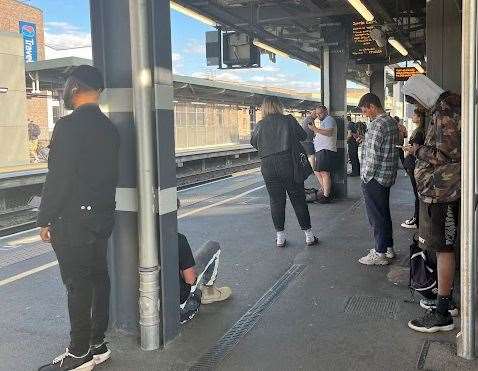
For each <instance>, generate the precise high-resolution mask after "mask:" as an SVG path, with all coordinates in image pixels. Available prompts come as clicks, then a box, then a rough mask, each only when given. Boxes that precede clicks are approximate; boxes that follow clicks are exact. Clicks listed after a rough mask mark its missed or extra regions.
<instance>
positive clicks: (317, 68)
mask: <svg viewBox="0 0 478 371" xmlns="http://www.w3.org/2000/svg"><path fill="white" fill-rule="evenodd" d="M307 67H309V68H310V69H312V70H317V71H320V67H317V66H316V65H315V64H308V65H307Z"/></svg>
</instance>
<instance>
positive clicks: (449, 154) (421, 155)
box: [415, 95, 461, 203]
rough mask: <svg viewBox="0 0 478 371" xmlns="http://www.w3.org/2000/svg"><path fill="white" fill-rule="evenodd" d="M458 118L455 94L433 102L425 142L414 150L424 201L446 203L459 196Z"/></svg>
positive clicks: (416, 169) (458, 105)
mask: <svg viewBox="0 0 478 371" xmlns="http://www.w3.org/2000/svg"><path fill="white" fill-rule="evenodd" d="M460 121H461V120H460V104H459V97H458V96H456V95H453V96H449V98H445V99H443V100H441V101H439V102H438V103H437V104H436V106H435V109H434V111H433V113H432V119H431V121H430V123H429V124H428V128H427V132H426V138H425V144H424V145H423V146H421V147H419V148H418V150H417V151H416V158H417V162H416V167H415V179H416V181H417V187H418V194H419V197H420V199H421V200H422V201H423V202H426V203H446V202H452V201H455V200H457V199H459V198H460V181H461V164H460V161H461V131H460Z"/></svg>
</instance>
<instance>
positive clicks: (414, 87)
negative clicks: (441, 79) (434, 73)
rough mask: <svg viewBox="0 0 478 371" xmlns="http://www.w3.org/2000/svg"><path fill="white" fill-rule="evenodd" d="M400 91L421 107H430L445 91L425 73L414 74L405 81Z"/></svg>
mask: <svg viewBox="0 0 478 371" xmlns="http://www.w3.org/2000/svg"><path fill="white" fill-rule="evenodd" d="M402 92H403V94H405V96H409V97H411V98H413V99H415V100H416V101H417V102H418V103H420V104H421V105H422V106H423V107H425V108H427V109H431V108H433V106H435V104H436V102H437V101H438V98H440V95H442V94H443V93H444V92H445V91H444V90H443V89H442V88H440V87H439V86H438V85H437V84H435V83H434V82H433V81H432V80H430V79H429V78H428V77H426V76H425V75H415V76H412V77H410V78H409V79H408V80H407V81H406V82H405V84H404V85H403V89H402Z"/></svg>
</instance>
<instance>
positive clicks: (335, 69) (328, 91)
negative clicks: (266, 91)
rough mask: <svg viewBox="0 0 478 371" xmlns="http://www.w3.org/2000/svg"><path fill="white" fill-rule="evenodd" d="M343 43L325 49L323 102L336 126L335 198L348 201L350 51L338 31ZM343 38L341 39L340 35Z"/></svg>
mask: <svg viewBox="0 0 478 371" xmlns="http://www.w3.org/2000/svg"><path fill="white" fill-rule="evenodd" d="M337 33H338V37H339V39H340V42H339V46H337V47H324V48H323V54H322V68H321V89H322V101H323V103H324V105H325V106H326V107H327V108H328V110H329V113H330V115H331V116H333V117H334V118H335V120H336V122H337V166H336V170H335V171H334V173H333V177H332V192H333V194H334V197H337V198H345V197H347V150H346V148H345V143H346V139H345V137H346V130H345V124H346V115H347V103H346V96H347V67H348V66H347V64H348V51H347V43H346V37H345V35H346V32H345V30H338V31H337ZM339 34H340V35H339Z"/></svg>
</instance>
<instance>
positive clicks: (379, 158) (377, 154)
mask: <svg viewBox="0 0 478 371" xmlns="http://www.w3.org/2000/svg"><path fill="white" fill-rule="evenodd" d="M368 135H369V136H370V139H369V140H368V141H367V143H366V146H367V157H368V159H367V163H369V164H370V166H369V167H368V173H369V175H370V176H371V177H373V176H374V175H375V173H376V171H377V169H378V167H379V164H380V163H382V162H383V157H384V156H383V152H382V144H383V141H384V133H383V127H382V126H380V125H377V126H376V127H374V128H372V129H371V131H370V133H369V134H368Z"/></svg>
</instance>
